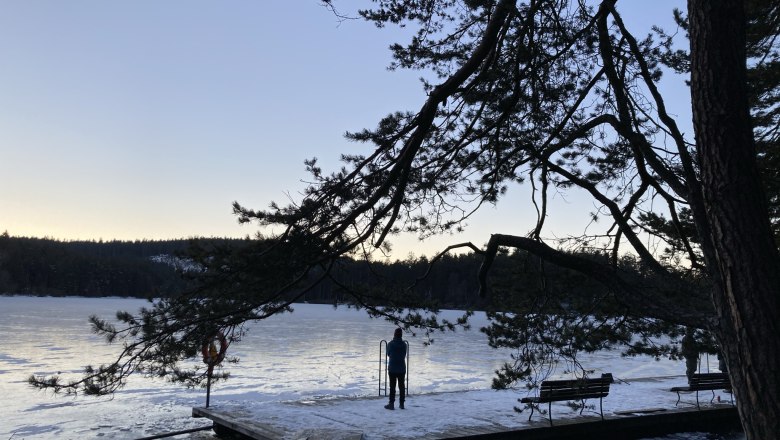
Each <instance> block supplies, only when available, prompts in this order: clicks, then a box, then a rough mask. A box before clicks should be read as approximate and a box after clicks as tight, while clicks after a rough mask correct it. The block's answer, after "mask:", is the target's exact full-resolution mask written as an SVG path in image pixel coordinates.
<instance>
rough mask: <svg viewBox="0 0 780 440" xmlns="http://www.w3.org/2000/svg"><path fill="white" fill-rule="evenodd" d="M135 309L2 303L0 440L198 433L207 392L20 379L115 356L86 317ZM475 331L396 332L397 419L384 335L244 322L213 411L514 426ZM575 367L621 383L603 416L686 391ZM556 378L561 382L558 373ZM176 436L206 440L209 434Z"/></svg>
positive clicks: (333, 324)
mask: <svg viewBox="0 0 780 440" xmlns="http://www.w3.org/2000/svg"><path fill="white" fill-rule="evenodd" d="M146 304H147V303H146V302H145V301H142V300H137V299H122V298H100V299H89V298H76V297H70V298H41V297H22V296H17V297H0V341H2V344H0V393H2V395H3V396H4V397H5V399H4V404H3V408H2V411H0V440H6V439H14V440H18V439H89V438H110V439H133V438H138V437H142V436H150V435H155V434H160V433H164V432H172V431H178V430H183V429H189V428H194V427H199V426H206V425H209V424H210V422H209V421H207V420H204V419H193V418H192V417H190V414H191V409H192V407H195V406H203V405H204V403H205V391H204V390H201V389H198V390H186V389H183V388H182V387H180V386H178V385H173V384H168V383H166V382H164V381H161V380H155V379H149V378H143V377H133V378H131V380H130V383H129V385H128V386H127V387H126V388H124V389H122V390H120V391H119V392H117V393H116V395H115V396H113V397H112V398H108V397H101V398H94V397H82V396H76V397H69V396H55V395H52V394H51V393H49V392H40V391H35V390H32V389H31V388H30V387H29V386H28V385H27V383H26V379H27V377H28V376H29V375H30V374H54V373H61V374H62V375H63V376H64V377H66V378H67V377H73V378H75V377H78V375H79V373H80V371H81V370H82V369H83V367H84V366H85V365H86V364H88V363H92V364H97V363H100V362H106V361H109V360H110V359H111V358H112V356H113V355H114V353H115V352H116V349H117V347H115V346H110V345H106V344H104V343H102V341H101V340H100V339H99V338H98V337H97V336H95V335H94V334H92V333H91V332H90V328H89V324H88V323H87V317H88V316H89V315H91V314H97V315H99V316H101V317H105V318H111V317H113V316H114V314H115V312H116V311H117V310H128V311H135V310H137V309H138V308H139V307H141V306H144V305H146ZM444 313H445V315H448V316H450V317H455V316H457V315H458V314H459V313H458V312H444ZM486 323H487V321H486V320H485V317H484V316H483V315H479V314H478V315H477V316H475V317H474V319H473V325H474V330H471V331H457V332H455V333H442V334H436V335H435V336H434V338H435V342H434V343H433V344H432V345H430V346H425V345H424V344H423V342H424V338H421V337H419V336H418V337H409V335H405V338H406V339H407V340H408V341H409V343H410V354H411V360H410V365H409V376H410V393H411V396H410V397H409V398H408V400H407V406H408V409H407V410H405V411H394V412H390V411H386V410H384V409H382V405H383V404H384V398H382V399H379V398H375V399H371V397H373V396H377V394H378V389H379V388H380V386H383V385H384V384H383V383H380V381H379V368H378V366H379V362H378V360H379V341H381V340H382V339H390V338H391V337H392V331H393V326H392V325H391V324H389V323H387V322H384V321H381V320H371V319H369V318H368V317H367V316H366V315H365V313H363V312H356V311H354V310H348V309H344V308H339V309H334V308H333V307H332V306H326V305H313V304H301V305H296V306H295V312H294V313H293V314H291V315H289V314H288V315H281V316H276V317H273V318H271V319H268V320H265V321H263V322H260V323H257V324H255V325H253V326H252V327H251V328H250V333H249V334H248V335H247V337H246V338H245V340H244V341H242V342H241V343H240V344H236V345H234V346H231V347H230V349H229V351H228V354H229V355H231V356H238V357H239V358H240V359H241V362H240V363H239V364H238V365H230V366H228V367H227V369H228V370H229V371H230V373H231V375H232V377H231V379H230V380H228V381H227V382H223V383H218V384H216V385H215V387H214V389H213V390H212V394H211V404H212V406H213V407H215V408H220V407H222V408H234V409H236V410H238V409H241V410H242V411H249V412H255V413H256V414H257V415H258V417H263V418H268V419H276V420H278V421H279V423H281V422H282V421H285V423H297V425H293V426H291V427H290V429H293V430H296V429H298V430H304V429H307V428H309V427H310V425H311V424H312V423H314V421H315V420H316V421H317V424H318V427H321V428H325V427H327V425H328V422H327V420H328V419H329V417H328V411H339V412H340V416H341V418H342V419H343V418H344V413H345V411H346V414H351V415H353V417H354V418H350V417H347V419H346V420H347V423H352V424H354V425H355V426H357V427H359V428H361V429H366V430H368V429H369V428H370V429H377V430H379V431H380V432H385V433H386V435H388V438H392V437H395V438H402V437H406V436H408V435H411V434H409V433H419V432H420V430H421V429H424V430H429V431H431V432H432V431H433V430H443V429H446V428H447V427H448V426H450V427H451V426H454V425H456V424H466V425H468V424H472V425H480V424H484V423H494V424H502V425H505V426H522V425H523V424H524V423H526V420H527V415H526V414H525V413H524V414H517V413H515V412H514V411H513V409H512V407H513V406H514V405H515V404H516V403H517V402H516V400H517V399H518V398H519V397H522V396H524V395H525V391H502V392H496V391H493V390H490V382H491V380H492V378H493V372H494V370H496V369H497V368H498V367H499V366H500V365H501V364H503V363H504V362H505V361H507V360H508V359H509V354H510V352H509V351H506V350H494V349H491V348H489V347H488V346H487V344H486V340H487V339H486V336H485V335H483V334H482V333H480V332H478V331H477V330H476V329H478V328H479V327H480V326H482V325H485V324H486ZM709 361H710V364H711V367H710V368H713V369H714V368H716V365H717V359H714V358H712V359H709ZM193 362H199V360H193ZM582 363H583V364H584V365H585V366H586V367H588V368H591V369H593V370H595V372H596V374H599V373H601V372H611V373H612V374H613V375H614V376H615V378H617V379H619V380H625V381H626V382H625V383H620V382H619V383H616V384H615V385H614V386H613V391H612V392H611V393H610V395H609V397H607V398H606V399H604V411H605V413H611V412H614V411H617V410H622V409H627V408H628V409H635V408H648V407H668V408H672V407H674V403H675V401H676V395H675V394H674V393H671V392H669V391H668V389H669V388H670V387H671V386H674V385H680V384H681V383H684V382H685V380H684V376H683V374H682V373H683V372H684V365H683V364H682V363H680V362H672V361H668V360H662V361H654V360H651V359H647V358H621V357H620V356H619V355H618V354H616V353H598V354H595V355H591V356H585V357H583V358H582ZM703 368H704V369H706V368H707V366H706V365H704V366H703ZM557 373H558V374H561V375H562V374H563V373H564V372H563V368H561V371H558V372H557ZM643 378H644V379H643ZM647 378H653V379H647ZM356 398H360V399H356ZM596 405H598V402H596ZM315 408H316V409H315ZM553 414H554V417H562V418H563V417H571V416H574V415H575V414H576V412H573V411H572V410H571V409H570V408H568V407H566V406H565V404H563V403H562V404H560V405H554V406H553ZM350 420H351V422H350ZM370 424H373V425H375V426H374V427H373V428H372V427H371V426H367V425H370ZM334 426H335V425H334ZM342 429H343V426H342ZM412 437H413V435H412ZM177 438H190V439H205V438H212V434H211V433H210V432H209V431H206V432H201V433H195V434H189V435H186V436H180V437H177ZM369 438H372V437H370V436H369ZM373 438H379V437H373ZM674 438H679V439H686V440H687V439H704V438H707V437H706V436H702V435H699V436H696V435H694V434H685V435H684V436H683V434H681V436H678V437H674Z"/></svg>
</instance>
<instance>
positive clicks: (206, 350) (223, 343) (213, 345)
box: [200, 331, 228, 408]
mask: <svg viewBox="0 0 780 440" xmlns="http://www.w3.org/2000/svg"><path fill="white" fill-rule="evenodd" d="M217 345H219V347H217ZM227 347H228V342H227V339H226V338H225V334H224V333H222V332H221V331H219V332H217V333H216V334H214V335H213V336H211V337H209V338H206V340H205V341H203V345H201V348H200V351H201V354H202V355H203V363H204V364H206V408H208V407H209V403H210V400H211V376H212V375H213V374H214V367H215V366H217V365H219V364H221V363H222V361H223V360H225V353H226V352H227Z"/></svg>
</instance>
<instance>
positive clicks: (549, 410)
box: [547, 401, 553, 426]
mask: <svg viewBox="0 0 780 440" xmlns="http://www.w3.org/2000/svg"><path fill="white" fill-rule="evenodd" d="M547 414H548V415H549V416H550V426H552V425H553V424H552V401H550V402H547Z"/></svg>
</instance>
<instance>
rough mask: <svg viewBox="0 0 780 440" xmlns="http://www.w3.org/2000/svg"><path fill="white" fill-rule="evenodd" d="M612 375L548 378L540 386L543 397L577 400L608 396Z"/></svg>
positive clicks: (540, 393)
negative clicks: (560, 378)
mask: <svg viewBox="0 0 780 440" xmlns="http://www.w3.org/2000/svg"><path fill="white" fill-rule="evenodd" d="M611 382H612V378H611V377H600V378H596V379H573V380H546V381H544V382H542V384H541V386H540V387H539V397H540V398H542V399H556V400H569V399H571V400H576V399H592V398H595V397H599V398H601V397H606V396H607V394H609V384H610V383H611Z"/></svg>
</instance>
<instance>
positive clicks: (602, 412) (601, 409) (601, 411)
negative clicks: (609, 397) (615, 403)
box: [599, 397, 604, 420]
mask: <svg viewBox="0 0 780 440" xmlns="http://www.w3.org/2000/svg"><path fill="white" fill-rule="evenodd" d="M603 401H604V399H603V398H601V397H599V412H600V413H601V420H604V406H603V404H602V402H603Z"/></svg>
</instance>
